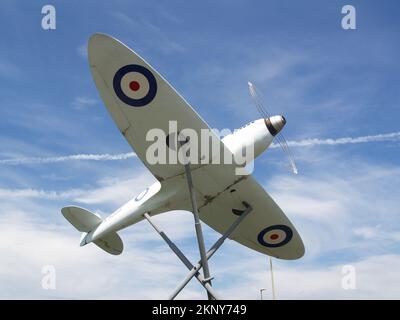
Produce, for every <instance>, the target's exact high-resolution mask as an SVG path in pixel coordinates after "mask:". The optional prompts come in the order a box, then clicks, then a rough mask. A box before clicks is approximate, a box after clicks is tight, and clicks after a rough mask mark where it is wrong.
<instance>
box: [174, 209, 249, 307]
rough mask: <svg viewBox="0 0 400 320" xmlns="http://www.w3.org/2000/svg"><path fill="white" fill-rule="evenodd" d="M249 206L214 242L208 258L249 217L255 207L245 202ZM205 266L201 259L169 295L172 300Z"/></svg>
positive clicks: (207, 257) (208, 252)
mask: <svg viewBox="0 0 400 320" xmlns="http://www.w3.org/2000/svg"><path fill="white" fill-rule="evenodd" d="M245 205H246V206H247V208H246V210H244V211H243V213H242V214H241V215H240V216H239V217H238V218H237V219H236V220H235V221H234V222H233V224H232V225H231V226H230V227H229V228H228V230H227V231H226V232H225V233H224V234H223V235H222V237H220V238H219V239H218V240H217V242H215V243H214V245H213V246H212V247H211V248H210V250H208V251H207V254H206V259H207V260H208V259H210V258H211V257H212V256H213V255H214V253H215V252H217V250H218V249H219V247H221V245H222V244H223V243H224V241H225V240H226V238H228V237H229V236H230V235H231V234H232V232H233V231H235V229H236V228H237V226H238V225H239V224H240V223H241V222H242V221H243V219H244V218H246V217H247V215H248V214H249V213H250V212H251V210H253V208H252V207H251V206H250V205H248V204H245ZM202 266H203V264H202V262H201V260H200V261H199V262H198V263H197V265H196V266H194V267H193V268H192V269H191V270H190V272H189V274H188V275H187V276H186V278H185V279H184V280H183V281H182V283H181V284H180V285H179V286H178V287H177V288H176V289H175V291H174V292H173V293H172V295H171V296H170V297H169V298H170V299H171V300H172V299H174V298H175V297H176V296H177V295H178V294H179V293H180V292H181V291H182V289H183V288H184V287H185V286H186V285H187V284H188V283H189V281H190V280H191V279H192V278H193V277H194V276H195V275H196V273H198V271H199V270H200V269H201V267H202Z"/></svg>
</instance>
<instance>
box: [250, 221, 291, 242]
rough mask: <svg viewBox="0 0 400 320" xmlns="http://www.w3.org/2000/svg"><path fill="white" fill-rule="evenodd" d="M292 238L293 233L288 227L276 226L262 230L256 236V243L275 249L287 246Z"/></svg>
mask: <svg viewBox="0 0 400 320" xmlns="http://www.w3.org/2000/svg"><path fill="white" fill-rule="evenodd" d="M292 237H293V231H292V229H290V228H289V227H288V226H285V225H283V224H278V225H275V226H269V227H267V228H265V229H263V230H262V231H261V232H260V233H259V234H258V239H257V240H258V242H259V243H260V244H261V245H263V246H264V247H268V248H276V247H281V246H283V245H285V244H287V243H288V242H289V241H290V240H291V239H292Z"/></svg>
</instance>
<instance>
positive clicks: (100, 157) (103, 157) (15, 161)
mask: <svg viewBox="0 0 400 320" xmlns="http://www.w3.org/2000/svg"><path fill="white" fill-rule="evenodd" d="M134 157H136V154H135V153H134V152H128V153H120V154H107V153H106V154H73V155H68V156H60V157H27V158H11V159H1V160H0V164H5V165H7V164H8V165H21V164H41V163H56V162H66V161H76V160H86V161H87V160H91V161H113V160H126V159H129V158H134Z"/></svg>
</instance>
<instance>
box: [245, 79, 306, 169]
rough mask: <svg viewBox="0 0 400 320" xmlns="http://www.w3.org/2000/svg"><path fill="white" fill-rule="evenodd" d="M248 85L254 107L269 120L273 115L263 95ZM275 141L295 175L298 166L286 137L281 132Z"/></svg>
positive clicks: (249, 83) (250, 84) (253, 86)
mask: <svg viewBox="0 0 400 320" xmlns="http://www.w3.org/2000/svg"><path fill="white" fill-rule="evenodd" d="M247 85H248V87H249V92H250V96H251V98H252V100H253V103H254V105H255V106H256V108H257V111H258V113H259V114H260V115H261V116H262V117H263V118H264V119H266V118H269V117H271V113H270V112H269V111H268V110H267V108H266V107H265V106H264V105H263V103H262V100H263V99H262V96H261V94H260V93H259V92H258V90H257V89H256V87H255V85H254V84H252V83H251V82H250V81H249V82H247ZM275 139H276V140H277V141H278V144H279V145H280V146H281V148H282V150H283V152H284V153H285V154H286V156H287V158H288V160H289V162H290V166H291V169H292V172H293V173H294V174H297V173H298V170H297V166H296V162H295V161H294V156H293V153H292V151H291V150H290V148H289V146H288V144H287V142H286V139H285V137H284V136H283V134H282V133H281V132H279V133H278V134H277V135H276V136H275Z"/></svg>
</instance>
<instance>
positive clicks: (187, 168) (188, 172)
mask: <svg viewBox="0 0 400 320" xmlns="http://www.w3.org/2000/svg"><path fill="white" fill-rule="evenodd" d="M185 173H186V178H187V183H188V188H189V194H190V201H191V203H192V210H193V216H194V227H195V229H196V237H197V244H198V246H199V252H200V259H201V265H202V266H203V274H204V278H205V279H204V281H207V282H209V283H210V285H211V279H212V278H211V275H210V269H209V267H208V261H207V258H206V248H205V245H204V238H203V231H202V228H201V223H200V218H199V212H198V210H197V202H196V195H195V194H194V187H193V179H192V172H191V169H190V163H187V164H185ZM207 294H208V300H211V299H212V297H211V296H210V294H209V292H208V291H207Z"/></svg>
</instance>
